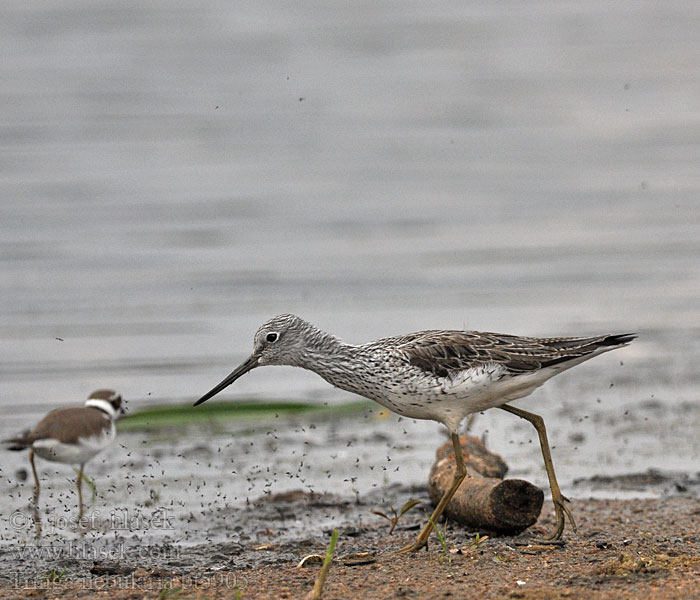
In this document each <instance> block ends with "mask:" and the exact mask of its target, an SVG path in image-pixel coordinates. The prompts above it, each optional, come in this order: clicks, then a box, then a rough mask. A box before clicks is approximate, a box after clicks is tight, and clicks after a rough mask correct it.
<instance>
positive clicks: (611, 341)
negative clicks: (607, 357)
mask: <svg viewBox="0 0 700 600" xmlns="http://www.w3.org/2000/svg"><path fill="white" fill-rule="evenodd" d="M636 337H637V334H636V333H617V334H614V335H608V336H605V337H604V338H603V339H602V340H599V341H598V342H597V344H596V345H597V346H625V345H626V344H629V343H630V342H631V341H632V340H633V339H635V338H636Z"/></svg>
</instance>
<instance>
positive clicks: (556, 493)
mask: <svg viewBox="0 0 700 600" xmlns="http://www.w3.org/2000/svg"><path fill="white" fill-rule="evenodd" d="M499 408H500V409H502V410H505V411H506V412H509V413H511V414H514V415H517V416H518V417H520V418H521V419H525V420H526V421H530V423H532V425H533V426H534V427H535V429H536V430H537V435H538V436H539V438H540V448H542V457H543V458H544V467H545V469H546V470H547V477H548V478H549V488H550V489H551V490H552V502H553V503H554V512H555V515H556V518H557V524H556V527H555V528H554V531H553V532H552V533H551V534H550V535H548V536H547V539H549V540H558V539H559V538H560V537H561V534H562V533H563V532H564V525H565V520H564V515H566V516H567V518H568V519H569V523H571V528H572V529H573V530H574V532H575V531H576V521H574V516H573V515H572V514H571V511H570V510H569V507H568V506H567V505H566V502H569V499H568V498H567V497H566V496H563V495H562V493H561V490H560V489H559V484H558V483H557V476H556V475H555V474H554V463H553V462H552V453H551V452H550V450H549V442H548V441H547V430H546V429H545V426H544V419H543V418H542V417H540V416H539V415H536V414H534V413H531V412H527V411H526V410H523V409H522V408H515V407H514V406H506V405H504V406H499Z"/></svg>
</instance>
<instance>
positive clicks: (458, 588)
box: [0, 486, 700, 599]
mask: <svg viewBox="0 0 700 600" xmlns="http://www.w3.org/2000/svg"><path fill="white" fill-rule="evenodd" d="M383 494H384V497H383V498H382V499H383V500H384V501H385V502H390V503H392V504H394V503H395V504H396V505H399V502H400V501H401V499H404V498H406V497H409V496H411V497H415V498H418V499H427V496H426V495H425V493H424V492H423V491H422V490H420V489H410V488H406V487H402V486H392V487H391V488H390V489H389V490H384V491H383ZM387 494H388V495H387ZM378 500H379V498H378V497H377V498H373V497H368V498H366V499H365V500H361V501H360V503H357V502H356V501H354V500H352V499H349V498H341V497H335V496H332V495H328V494H325V495H323V494H310V493H305V492H298V493H295V492H292V493H285V494H280V495H273V496H269V497H265V498H263V499H261V500H260V501H256V502H253V503H251V504H250V505H249V506H248V507H246V508H242V509H240V511H244V512H245V514H246V517H247V518H248V519H250V520H252V521H254V522H255V527H253V529H254V531H255V535H254V536H253V538H252V539H248V540H239V541H236V542H223V543H213V544H195V545H190V546H187V545H180V544H168V543H163V544H161V545H159V546H157V547H156V546H153V547H144V546H139V545H138V544H135V543H133V540H131V541H129V540H126V539H122V540H120V541H118V542H116V544H115V546H114V548H115V551H114V552H113V556H110V555H109V553H104V554H103V555H102V556H97V557H95V556H87V555H83V556H82V557H81V556H79V553H76V552H74V556H73V557H71V556H69V555H68V554H69V553H65V554H64V555H63V556H62V557H58V558H55V557H54V558H50V557H48V556H44V557H43V559H41V560H35V561H28V560H22V559H20V558H19V556H18V555H17V553H16V552H14V553H12V552H10V551H8V550H5V551H4V552H3V560H2V562H3V575H2V577H1V579H0V581H1V582H2V583H1V585H0V598H3V599H4V598H41V597H56V598H74V597H77V598H90V597H110V598H140V597H145V598H151V597H152V598H171V597H172V598H175V597H177V598H299V597H303V596H304V595H305V594H306V593H307V592H308V591H309V590H311V588H312V587H313V584H314V580H315V578H316V575H317V573H318V570H319V567H320V564H319V562H317V561H314V560H313V559H311V560H309V561H307V563H306V566H305V567H303V568H298V567H297V565H298V563H299V561H300V560H301V559H302V558H303V557H305V556H307V555H310V554H323V553H324V552H325V547H326V545H327V543H328V540H329V538H330V533H331V530H330V528H329V529H327V530H325V531H323V532H321V533H320V534H317V528H316V527H313V526H312V527H310V529H309V535H307V536H304V535H301V536H299V537H298V538H297V539H296V540H289V539H285V536H284V530H285V528H286V525H285V523H286V522H287V521H288V520H289V519H294V518H295V517H296V515H303V517H304V518H306V519H308V522H310V523H318V522H319V521H321V520H325V519H329V517H330V516H332V518H333V520H334V521H335V522H336V523H337V524H338V525H339V527H338V529H339V532H340V537H339V541H338V545H337V548H336V558H335V561H334V563H333V565H332V568H331V570H330V574H329V577H328V580H327V582H326V586H325V591H324V598H347V597H365V598H396V597H404V598H440V597H445V598H447V597H467V596H468V595H473V594H478V596H479V597H482V598H501V597H509V598H608V597H615V598H640V597H648V598H698V597H700V528H699V527H698V523H699V522H700V501H698V500H697V499H696V498H693V497H668V498H657V499H649V498H647V499H636V500H607V499H575V500H573V502H572V508H573V510H574V511H575V514H576V517H577V521H578V533H576V534H574V533H572V532H571V531H567V532H566V535H565V539H564V541H563V543H561V544H554V545H547V544H542V543H540V542H539V540H540V539H541V536H542V534H545V533H546V532H547V531H548V530H549V528H550V527H552V525H553V520H552V506H551V503H550V502H545V506H544V510H543V513H542V516H541V518H540V520H539V521H538V523H537V524H536V525H535V526H533V527H532V528H531V529H530V530H528V531H526V532H525V533H523V534H521V535H519V536H515V537H488V538H486V539H484V538H483V536H482V537H481V538H477V537H476V532H468V531H465V530H464V529H463V528H461V527H459V526H453V525H452V524H450V523H446V524H443V525H442V526H441V529H442V532H443V533H444V546H443V545H442V543H441V542H440V540H439V539H438V538H437V537H436V536H433V537H432V538H431V542H432V543H431V546H430V548H429V550H428V551H422V552H420V553H418V554H414V555H408V556H407V555H396V554H391V550H394V549H397V548H399V547H400V546H401V545H403V544H405V543H407V542H409V541H410V540H411V539H412V537H413V536H415V535H416V532H417V529H418V527H419V525H420V524H421V520H422V518H423V516H424V509H427V506H428V505H427V503H424V504H422V505H420V506H419V507H418V508H417V509H414V510H412V511H411V512H409V513H407V514H406V515H404V517H403V518H402V519H401V521H400V523H399V526H398V527H397V528H396V530H395V532H394V533H393V535H391V536H389V535H388V524H386V523H384V522H382V520H381V519H378V518H377V517H375V516H374V515H372V514H371V513H370V510H371V509H372V508H373V507H374V506H375V501H378ZM238 516H240V517H242V516H243V515H242V514H240V515H238ZM86 543H88V544H89V542H86ZM120 543H121V545H119V544H120ZM56 548H57V547H56ZM75 548H77V546H74V550H75ZM64 549H65V547H64ZM25 550H27V551H29V548H25ZM26 556H29V554H27V555H26ZM56 556H58V555H56Z"/></svg>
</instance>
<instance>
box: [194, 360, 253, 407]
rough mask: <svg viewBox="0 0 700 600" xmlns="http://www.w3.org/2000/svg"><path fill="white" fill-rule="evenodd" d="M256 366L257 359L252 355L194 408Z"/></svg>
mask: <svg viewBox="0 0 700 600" xmlns="http://www.w3.org/2000/svg"><path fill="white" fill-rule="evenodd" d="M257 366H258V357H257V356H256V355H255V354H253V355H252V356H251V357H250V358H249V359H248V360H246V361H245V362H244V363H243V364H242V365H241V366H240V367H238V368H237V369H236V370H235V371H234V372H233V373H231V374H230V375H229V376H228V377H227V378H226V379H224V380H223V381H222V382H221V383H220V384H219V385H217V386H216V387H215V388H213V389H211V390H209V391H208V392H207V393H206V394H204V396H202V397H201V398H200V399H199V400H197V402H195V403H194V405H195V406H198V405H200V404H202V402H206V401H207V400H209V398H211V397H212V396H216V395H217V394H218V393H219V392H220V391H221V390H223V389H225V388H227V387H228V386H230V385H231V384H232V383H233V382H234V381H236V379H238V378H239V377H240V376H241V375H245V374H246V373H247V372H248V371H250V370H251V369H254V368H255V367H257Z"/></svg>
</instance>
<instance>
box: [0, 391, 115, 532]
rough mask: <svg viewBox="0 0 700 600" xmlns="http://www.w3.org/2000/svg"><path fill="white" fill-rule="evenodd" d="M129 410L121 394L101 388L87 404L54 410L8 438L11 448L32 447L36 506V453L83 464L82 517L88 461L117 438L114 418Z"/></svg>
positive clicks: (35, 500) (79, 514) (81, 469)
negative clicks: (29, 427) (28, 427)
mask: <svg viewBox="0 0 700 600" xmlns="http://www.w3.org/2000/svg"><path fill="white" fill-rule="evenodd" d="M125 412H126V410H125V408H124V403H123V401H122V397H121V396H120V395H119V394H117V393H116V392H113V391H112V390H97V391H96V392H93V393H92V394H90V397H89V398H88V399H87V400H86V402H85V406H81V407H75V408H57V409H56V410H52V411H51V412H50V413H48V414H47V415H46V416H45V417H44V418H43V419H42V420H41V421H39V422H38V423H37V424H36V425H35V426H34V428H33V429H31V430H29V431H25V432H24V433H23V434H21V435H19V436H17V437H15V438H12V439H8V440H4V443H5V444H6V445H7V449H8V450H25V449H29V462H30V463H31V465H32V473H34V484H35V487H34V506H35V507H36V506H38V502H39V491H40V485H39V477H38V476H37V472H36V466H35V465H34V455H36V456H39V457H41V458H43V459H46V460H50V461H53V462H60V463H66V464H72V465H79V467H80V469H79V471H78V479H77V487H78V507H79V508H78V518H80V517H82V516H83V492H82V481H83V469H84V467H85V463H86V462H87V461H89V460H90V459H91V458H93V457H94V456H95V455H96V454H97V453H99V452H100V451H102V450H104V449H105V448H106V447H107V446H109V445H110V444H111V443H112V442H113V441H114V438H115V435H116V429H115V427H114V422H115V421H116V420H117V419H118V418H119V417H121V416H122V415H123V414H124V413H125Z"/></svg>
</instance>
